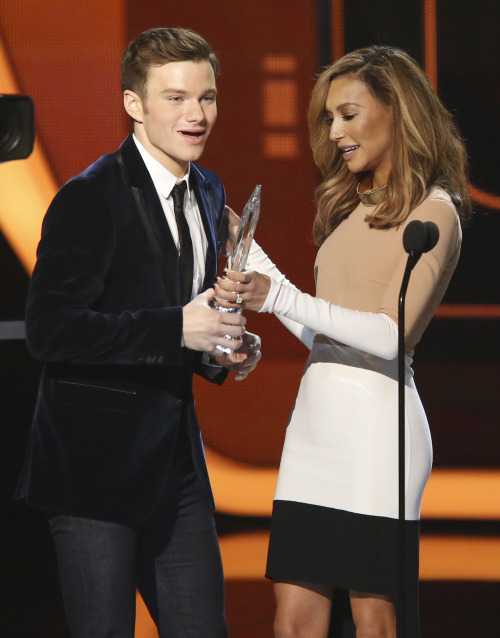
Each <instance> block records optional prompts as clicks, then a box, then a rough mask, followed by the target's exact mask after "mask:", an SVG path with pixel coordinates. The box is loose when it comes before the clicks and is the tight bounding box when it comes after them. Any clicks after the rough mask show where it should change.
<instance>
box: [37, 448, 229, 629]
mask: <svg viewBox="0 0 500 638" xmlns="http://www.w3.org/2000/svg"><path fill="white" fill-rule="evenodd" d="M171 479H172V480H170V481H169V491H168V494H166V496H165V499H164V503H163V504H162V507H161V509H160V511H158V512H157V513H156V514H155V515H154V516H153V517H152V518H151V519H150V520H147V521H146V522H144V523H142V524H141V525H139V526H137V527H128V526H125V525H119V524H116V523H109V522H103V521H94V520H89V519H83V518H78V517H74V516H66V515H61V514H55V515H54V514H51V515H50V516H49V525H50V530H51V533H52V536H53V538H54V542H55V547H56V554H57V561H58V566H59V575H60V580H61V587H62V593H63V600H64V607H65V610H66V615H67V618H68V622H69V625H70V629H71V634H72V636H73V638H133V636H134V625H135V590H136V587H137V588H138V589H139V591H140V592H141V594H142V597H143V599H144V601H145V603H146V605H147V607H148V609H149V611H150V613H151V616H152V617H153V620H154V621H155V623H156V625H157V627H158V630H159V634H160V638H224V637H226V636H227V635H228V634H227V628H226V622H225V617H224V579H223V574H222V563H221V558H220V551H219V545H218V541H217V534H216V531H215V524H214V518H213V514H212V511H211V508H210V505H209V503H208V499H207V498H206V495H205V493H204V491H203V488H202V485H201V483H200V481H199V480H198V477H197V475H196V473H195V471H194V468H193V465H192V462H191V459H190V456H189V454H186V453H185V452H184V453H183V454H181V455H180V456H178V460H177V463H176V465H175V466H174V468H173V475H172V477H171Z"/></svg>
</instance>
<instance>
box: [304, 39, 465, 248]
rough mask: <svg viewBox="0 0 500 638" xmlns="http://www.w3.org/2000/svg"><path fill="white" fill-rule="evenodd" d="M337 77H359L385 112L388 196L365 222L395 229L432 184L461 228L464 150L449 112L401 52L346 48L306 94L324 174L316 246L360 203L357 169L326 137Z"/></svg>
mask: <svg viewBox="0 0 500 638" xmlns="http://www.w3.org/2000/svg"><path fill="white" fill-rule="evenodd" d="M340 76H349V77H352V78H353V79H356V80H359V81H361V82H362V83H363V84H364V85H365V86H366V87H367V88H368V90H369V91H370V93H371V94H372V95H373V96H374V97H375V98H376V99H377V100H379V102H380V103H381V104H382V105H384V106H385V107H387V108H389V109H390V113H391V146H392V167H391V173H390V176H389V179H388V182H387V187H386V188H387V199H386V201H385V202H384V203H383V204H381V205H380V206H378V207H377V209H376V210H375V211H374V213H373V214H371V215H367V217H366V221H367V222H368V223H369V224H370V226H371V227H373V228H378V229H384V228H392V227H394V226H398V225H399V224H401V223H402V222H404V221H405V219H406V218H407V217H408V215H409V214H410V212H411V211H412V210H413V209H414V208H415V207H416V206H418V205H419V204H420V203H421V202H422V201H423V200H424V199H425V198H426V197H427V196H428V194H429V192H430V190H431V189H432V188H433V187H434V186H439V187H441V188H443V189H444V190H445V191H446V192H447V193H448V194H449V195H450V197H451V199H452V201H453V203H454V204H455V206H456V208H457V211H458V213H459V215H460V218H461V221H462V224H463V225H464V224H465V223H466V222H467V220H468V218H469V217H470V215H471V213H472V210H471V200H470V195H469V192H468V190H467V153H466V150H465V147H464V144H463V141H462V139H461V136H460V133H459V131H458V129H457V127H456V126H455V124H454V122H453V119H452V116H451V115H450V113H449V112H448V111H447V110H446V108H445V107H444V106H443V104H442V103H441V101H440V100H439V98H438V97H437V95H436V93H435V92H434V89H433V88H432V85H431V84H430V82H429V79H428V78H427V76H426V75H425V73H424V72H423V70H422V69H421V68H420V67H419V66H418V64H417V63H416V62H415V61H414V60H413V59H412V58H411V57H410V56H409V55H408V54H407V53H405V52H404V51H401V50H400V49H396V48H393V47H386V46H372V47H369V48H366V49H359V50H357V51H354V52H352V53H349V54H347V55H345V56H344V57H343V58H341V59H340V60H338V61H337V62H335V64H333V65H331V66H330V67H328V68H327V69H325V70H324V71H323V72H322V73H321V74H320V75H319V77H318V80H317V82H316V85H315V87H314V89H313V92H312V96H311V103H310V106H309V116H308V122H309V133H310V141H311V148H312V151H313V157H314V161H315V162H316V164H317V166H318V168H319V170H320V171H321V174H322V176H323V181H322V182H321V184H320V185H319V186H318V188H317V189H316V205H317V212H316V218H315V221H314V228H313V236H314V240H315V243H316V244H317V245H318V246H320V245H321V244H322V243H323V242H324V241H325V239H326V238H327V237H328V235H330V233H331V232H332V231H333V230H334V229H335V228H336V227H337V226H338V225H339V224H340V222H341V221H342V220H343V219H345V218H346V217H347V216H348V215H349V214H350V213H351V212H352V211H353V210H354V209H355V208H356V206H357V205H358V204H359V198H358V196H357V194H356V186H357V184H358V183H359V180H360V179H362V177H363V174H362V173H361V174H358V175H355V174H353V173H351V172H350V171H349V169H348V167H347V164H346V163H345V161H344V160H343V159H342V154H341V153H340V152H339V150H338V148H337V144H335V143H334V142H332V141H331V140H330V139H329V133H330V127H329V125H328V123H327V115H326V112H325V102H326V97H327V94H328V91H329V88H330V83H331V81H332V80H334V79H335V78H338V77H340Z"/></svg>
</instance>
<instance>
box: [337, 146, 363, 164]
mask: <svg viewBox="0 0 500 638" xmlns="http://www.w3.org/2000/svg"><path fill="white" fill-rule="evenodd" d="M358 148H359V144H352V145H350V146H339V150H340V152H341V153H342V157H343V159H344V160H345V161H346V162H348V161H349V160H351V159H352V158H353V157H354V153H355V152H356V151H357V150H358Z"/></svg>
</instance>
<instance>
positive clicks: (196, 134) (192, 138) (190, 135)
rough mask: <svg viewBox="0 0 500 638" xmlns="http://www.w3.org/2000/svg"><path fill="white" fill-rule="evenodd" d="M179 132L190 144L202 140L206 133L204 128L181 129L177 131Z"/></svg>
mask: <svg viewBox="0 0 500 638" xmlns="http://www.w3.org/2000/svg"><path fill="white" fill-rule="evenodd" d="M179 133H180V135H182V137H183V138H184V139H185V140H186V141H187V142H189V143H190V144H199V143H200V142H202V141H203V139H204V137H205V135H206V129H201V130H196V131H190V130H183V131H179Z"/></svg>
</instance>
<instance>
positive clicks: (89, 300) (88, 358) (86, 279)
mask: <svg viewBox="0 0 500 638" xmlns="http://www.w3.org/2000/svg"><path fill="white" fill-rule="evenodd" d="M111 197H112V192H111V189H109V188H104V187H103V186H102V184H101V182H100V180H97V179H91V178H90V179H82V178H80V179H78V178H76V179H74V180H71V181H70V182H68V184H66V185H65V186H64V187H63V188H62V189H61V190H60V191H59V193H58V194H57V195H56V197H55V198H54V200H53V202H52V204H51V206H50V207H49V210H48V211H47V214H46V216H45V219H44V222H43V227H42V237H41V241H40V244H39V247H38V251H37V263H36V266H35V269H34V272H33V277H32V281H31V285H30V289H29V293H28V300H27V307H26V337H27V343H28V347H29V349H30V351H31V353H32V354H33V356H34V357H35V358H37V359H40V360H44V361H52V362H71V363H78V364H130V365H137V364H139V365H140V364H147V363H156V364H163V365H182V362H183V355H182V348H181V345H180V344H181V335H182V308H181V307H180V306H179V307H160V308H158V307H151V308H144V309H133V310H130V309H127V308H125V307H123V308H118V309H117V311H116V312H107V311H106V312H103V311H102V310H101V309H100V308H102V303H101V301H102V299H103V298H104V297H105V295H106V294H107V278H108V276H109V272H110V269H111V267H112V263H113V259H114V252H115V247H116V242H117V235H118V231H117V223H116V216H115V212H114V202H113V201H112V199H111ZM118 212H119V211H118Z"/></svg>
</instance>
